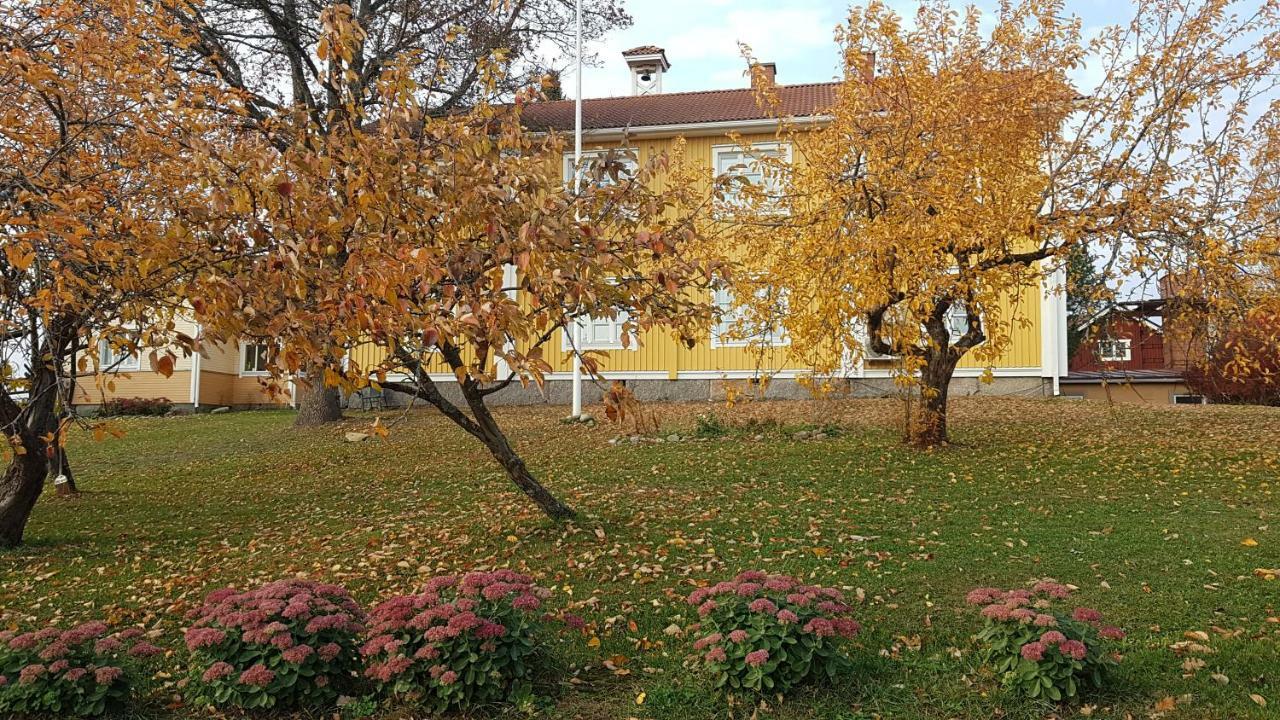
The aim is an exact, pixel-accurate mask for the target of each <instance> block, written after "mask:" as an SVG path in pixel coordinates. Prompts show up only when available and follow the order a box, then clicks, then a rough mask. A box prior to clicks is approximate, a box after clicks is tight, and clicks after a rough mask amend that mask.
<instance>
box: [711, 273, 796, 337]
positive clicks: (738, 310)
mask: <svg viewBox="0 0 1280 720" xmlns="http://www.w3.org/2000/svg"><path fill="white" fill-rule="evenodd" d="M757 292H761V293H763V292H768V289H767V288H761V289H760V290H758V291H757ZM735 298H736V296H735V295H734V292H733V289H732V288H727V287H724V288H718V289H716V290H713V291H712V293H711V302H712V303H713V304H715V305H716V306H717V307H719V308H721V310H722V313H721V316H720V322H718V323H716V324H715V325H712V326H711V347H712V348H734V347H748V346H751V345H753V344H754V345H761V346H764V347H787V346H788V345H790V344H791V336H790V335H788V334H787V333H786V330H785V329H781V330H780V335H779V334H775V333H774V332H773V331H772V330H769V331H765V332H757V333H753V334H751V335H750V336H748V337H742V338H727V339H726V338H725V337H724V333H723V332H722V329H721V325H724V326H725V328H724V329H726V330H727V329H730V328H732V327H733V326H734V325H736V324H738V323H739V322H743V323H745V321H746V318H745V317H744V313H743V312H742V306H740V305H735V302H734V301H735ZM782 302H783V303H785V302H786V300H785V295H784V297H783V299H782ZM743 329H744V330H747V329H748V328H745V327H744V328H743Z"/></svg>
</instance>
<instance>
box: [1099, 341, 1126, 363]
mask: <svg viewBox="0 0 1280 720" xmlns="http://www.w3.org/2000/svg"><path fill="white" fill-rule="evenodd" d="M1098 359H1099V360H1101V361H1102V362H1129V361H1130V360H1132V359H1133V349H1132V348H1131V347H1130V346H1129V339H1128V338H1124V339H1122V340H1099V341H1098Z"/></svg>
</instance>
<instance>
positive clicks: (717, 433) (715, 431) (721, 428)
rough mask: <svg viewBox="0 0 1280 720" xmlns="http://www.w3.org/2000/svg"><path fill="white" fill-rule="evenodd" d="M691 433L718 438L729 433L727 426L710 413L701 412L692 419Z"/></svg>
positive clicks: (702, 436)
mask: <svg viewBox="0 0 1280 720" xmlns="http://www.w3.org/2000/svg"><path fill="white" fill-rule="evenodd" d="M693 421H694V423H695V425H694V430H693V434H694V435H695V436H697V437H700V438H718V437H724V436H725V435H728V434H729V426H727V425H725V424H724V421H723V420H721V419H720V418H718V417H716V416H715V415H712V414H711V413H701V414H699V415H698V416H697V417H696V418H694V419H693Z"/></svg>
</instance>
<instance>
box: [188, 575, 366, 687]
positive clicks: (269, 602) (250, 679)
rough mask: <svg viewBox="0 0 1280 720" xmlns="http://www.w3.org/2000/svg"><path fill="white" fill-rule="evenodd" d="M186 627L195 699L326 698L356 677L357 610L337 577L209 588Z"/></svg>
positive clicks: (361, 621)
mask: <svg viewBox="0 0 1280 720" xmlns="http://www.w3.org/2000/svg"><path fill="white" fill-rule="evenodd" d="M193 615H194V616H195V622H194V623H193V625H192V626H191V627H190V628H188V629H187V632H186V642H187V649H188V650H189V651H190V652H191V675H190V678H189V680H188V682H189V686H188V687H189V688H190V692H191V696H192V699H193V700H194V701H196V702H198V703H204V704H212V705H217V706H228V705H232V706H236V707H242V708H271V707H306V706H322V705H323V706H328V705H332V704H333V702H334V701H336V700H337V698H338V695H339V694H341V693H343V692H344V691H347V690H349V689H350V688H351V687H352V685H353V684H354V682H355V678H356V672H357V669H358V666H359V654H358V650H357V648H358V645H359V637H360V634H361V633H362V632H364V613H363V611H361V609H360V607H359V606H358V605H356V603H355V601H354V600H352V599H351V596H350V595H349V594H348V593H347V591H346V590H344V589H343V588H341V587H338V586H337V585H325V584H321V583H317V582H313V581H310V580H279V581H276V582H273V583H269V584H267V585H263V586H262V587H260V588H257V589H256V590H250V591H248V592H237V591H236V590H235V589H233V588H225V589H223V590H218V591H216V592H213V593H210V594H209V595H208V597H206V598H205V604H204V606H203V607H201V608H199V609H198V610H196V611H195V613H193Z"/></svg>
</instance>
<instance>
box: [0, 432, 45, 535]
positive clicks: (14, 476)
mask: <svg viewBox="0 0 1280 720" xmlns="http://www.w3.org/2000/svg"><path fill="white" fill-rule="evenodd" d="M41 445H42V443H40V442H38V441H36V440H35V439H33V438H32V439H28V440H26V441H25V442H24V446H25V447H26V448H27V452H26V453H24V454H22V455H14V456H13V458H12V460H11V462H10V463H9V467H8V468H6V469H5V472H4V476H3V478H2V479H0V548H5V547H17V546H18V545H21V544H22V534H23V532H24V531H25V530H26V529H27V520H29V519H30V518H31V511H32V509H33V508H35V506H36V499H37V498H39V497H40V493H41V492H43V491H44V480H45V476H46V475H47V474H48V472H49V463H48V461H47V460H46V459H45V457H44V453H43V452H41V450H42V449H43V448H41V447H40V446H41Z"/></svg>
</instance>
